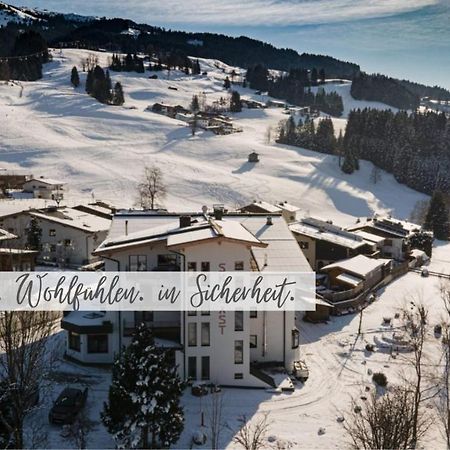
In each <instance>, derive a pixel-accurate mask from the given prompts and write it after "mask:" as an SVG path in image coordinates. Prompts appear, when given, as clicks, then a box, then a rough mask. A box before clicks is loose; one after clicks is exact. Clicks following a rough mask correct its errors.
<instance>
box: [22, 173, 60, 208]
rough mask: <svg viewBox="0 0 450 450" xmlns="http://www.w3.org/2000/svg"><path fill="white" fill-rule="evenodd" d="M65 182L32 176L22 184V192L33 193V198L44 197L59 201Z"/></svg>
mask: <svg viewBox="0 0 450 450" xmlns="http://www.w3.org/2000/svg"><path fill="white" fill-rule="evenodd" d="M64 185H65V183H64V182H62V181H58V180H52V179H50V178H44V177H41V178H32V179H31V180H28V181H26V182H25V183H24V184H23V190H24V192H29V193H32V194H33V197H35V198H44V199H47V200H55V201H56V202H58V203H59V202H60V201H61V200H62V199H63V198H64Z"/></svg>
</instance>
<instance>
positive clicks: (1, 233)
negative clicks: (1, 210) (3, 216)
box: [0, 228, 17, 241]
mask: <svg viewBox="0 0 450 450" xmlns="http://www.w3.org/2000/svg"><path fill="white" fill-rule="evenodd" d="M10 239H17V236H16V235H15V234H12V233H9V232H8V231H6V230H3V229H1V228H0V241H8V240H10Z"/></svg>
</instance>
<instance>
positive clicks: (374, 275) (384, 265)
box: [321, 255, 392, 291]
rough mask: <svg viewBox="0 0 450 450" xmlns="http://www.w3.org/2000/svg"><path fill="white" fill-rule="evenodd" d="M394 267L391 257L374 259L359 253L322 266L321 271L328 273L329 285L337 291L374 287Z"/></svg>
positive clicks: (361, 289)
mask: <svg viewBox="0 0 450 450" xmlns="http://www.w3.org/2000/svg"><path fill="white" fill-rule="evenodd" d="M391 267H392V261H391V260H389V259H374V258H368V257H367V256H364V255H358V256H355V257H353V258H350V259H345V260H343V261H338V262H335V263H332V264H328V265H327V266H324V267H322V269H321V272H323V273H325V274H327V275H328V286H329V288H330V289H333V290H336V291H345V290H348V289H358V290H360V291H364V290H367V289H370V288H372V287H373V286H375V285H376V284H377V283H379V282H380V281H381V280H382V279H383V278H384V277H385V276H387V275H388V274H389V273H390V271H391Z"/></svg>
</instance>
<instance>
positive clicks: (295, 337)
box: [292, 329, 300, 348]
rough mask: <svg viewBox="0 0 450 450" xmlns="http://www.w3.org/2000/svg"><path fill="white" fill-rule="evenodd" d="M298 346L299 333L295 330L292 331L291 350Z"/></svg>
mask: <svg viewBox="0 0 450 450" xmlns="http://www.w3.org/2000/svg"><path fill="white" fill-rule="evenodd" d="M299 345H300V333H299V332H298V330H297V329H295V330H292V348H298V346H299Z"/></svg>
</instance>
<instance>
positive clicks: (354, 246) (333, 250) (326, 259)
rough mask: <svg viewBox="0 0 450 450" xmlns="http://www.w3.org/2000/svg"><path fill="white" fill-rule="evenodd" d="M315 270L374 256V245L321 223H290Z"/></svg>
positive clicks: (301, 221) (290, 227) (375, 250)
mask: <svg viewBox="0 0 450 450" xmlns="http://www.w3.org/2000/svg"><path fill="white" fill-rule="evenodd" d="M289 229H290V230H291V231H292V233H293V234H294V236H295V238H296V239H297V242H298V244H299V246H300V248H301V249H302V251H303V253H304V255H305V256H306V259H307V260H308V261H309V263H310V264H311V267H312V268H313V269H314V270H317V271H319V270H320V269H321V268H322V267H323V266H326V265H327V264H330V263H333V262H336V261H340V260H343V259H348V258H351V257H352V256H356V255H359V254H369V255H372V256H376V254H377V247H376V244H375V243H373V242H371V241H367V240H365V239H364V238H363V237H362V236H359V235H357V234H355V233H352V232H349V231H347V230H344V229H343V228H341V227H339V226H336V225H333V224H332V223H329V222H325V221H323V220H319V219H314V218H312V217H307V218H304V219H301V220H299V221H298V222H292V223H290V224H289Z"/></svg>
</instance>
